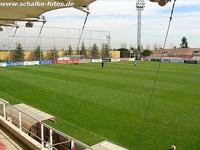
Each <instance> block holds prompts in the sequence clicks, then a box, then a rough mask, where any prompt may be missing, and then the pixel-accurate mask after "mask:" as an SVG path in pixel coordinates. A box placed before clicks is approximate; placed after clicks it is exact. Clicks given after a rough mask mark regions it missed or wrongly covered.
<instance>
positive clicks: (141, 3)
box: [136, 0, 145, 58]
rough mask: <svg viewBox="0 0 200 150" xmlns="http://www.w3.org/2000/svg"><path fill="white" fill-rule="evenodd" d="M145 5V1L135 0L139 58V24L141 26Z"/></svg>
mask: <svg viewBox="0 0 200 150" xmlns="http://www.w3.org/2000/svg"><path fill="white" fill-rule="evenodd" d="M144 7H145V1H144V0H137V2H136V9H137V11H138V16H137V19H138V24H137V50H138V53H139V55H138V57H139V58H140V52H141V38H142V36H141V26H142V11H143V9H144Z"/></svg>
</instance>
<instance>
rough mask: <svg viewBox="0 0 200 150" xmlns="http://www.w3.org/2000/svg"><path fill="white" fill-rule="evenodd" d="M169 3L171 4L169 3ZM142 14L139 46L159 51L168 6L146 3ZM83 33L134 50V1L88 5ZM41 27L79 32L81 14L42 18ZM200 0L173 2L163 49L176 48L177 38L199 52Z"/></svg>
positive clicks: (72, 11)
mask: <svg viewBox="0 0 200 150" xmlns="http://www.w3.org/2000/svg"><path fill="white" fill-rule="evenodd" d="M172 1H173V0H172ZM145 2H146V6H145V8H144V10H143V12H142V45H143V47H144V48H146V47H149V46H150V47H151V48H153V47H154V45H155V44H156V45H157V47H162V45H163V42H164V37H165V34H166V30H167V25H168V22H169V16H170V11H171V8H172V3H168V4H167V5H166V6H165V7H160V6H159V5H158V4H157V3H153V2H150V1H149V0H146V1H145ZM90 12H91V13H90V16H89V18H88V22H87V24H86V29H92V30H102V31H109V32H110V33H111V46H112V48H120V47H121V44H122V43H126V44H127V47H128V48H129V47H130V45H131V46H133V47H137V45H136V44H137V11H136V0H97V1H96V2H94V3H92V4H91V5H90ZM43 15H44V16H45V17H46V18H47V23H46V25H45V26H52V27H67V28H82V24H83V21H84V19H85V13H83V12H81V11H79V10H76V9H74V8H64V9H59V10H54V11H50V12H47V13H45V14H43ZM199 18H200V0H177V2H176V7H175V11H174V16H173V21H172V24H171V28H170V33H169V38H168V41H167V46H166V47H167V48H172V47H174V46H176V47H179V45H180V43H181V38H182V37H183V36H185V37H186V38H187V39H188V43H189V46H190V47H192V48H200V19H199Z"/></svg>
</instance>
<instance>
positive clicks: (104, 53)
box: [101, 43, 110, 58]
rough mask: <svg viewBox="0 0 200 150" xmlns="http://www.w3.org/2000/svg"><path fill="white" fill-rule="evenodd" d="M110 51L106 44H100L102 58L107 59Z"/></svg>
mask: <svg viewBox="0 0 200 150" xmlns="http://www.w3.org/2000/svg"><path fill="white" fill-rule="evenodd" d="M109 52H110V50H109V46H108V44H107V43H102V52H101V55H102V58H109V57H110V54H109Z"/></svg>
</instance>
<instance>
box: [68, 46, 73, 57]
mask: <svg viewBox="0 0 200 150" xmlns="http://www.w3.org/2000/svg"><path fill="white" fill-rule="evenodd" d="M72 53H73V50H72V46H71V44H69V47H68V55H72Z"/></svg>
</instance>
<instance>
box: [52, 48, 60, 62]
mask: <svg viewBox="0 0 200 150" xmlns="http://www.w3.org/2000/svg"><path fill="white" fill-rule="evenodd" d="M58 58H59V56H58V50H57V49H56V47H54V48H53V60H57V59H58Z"/></svg>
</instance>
